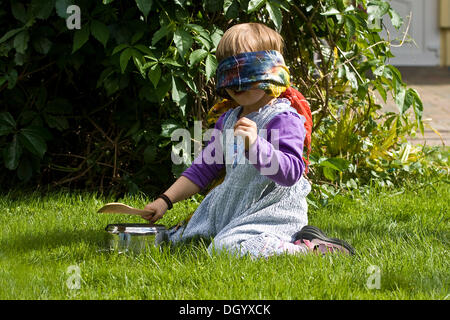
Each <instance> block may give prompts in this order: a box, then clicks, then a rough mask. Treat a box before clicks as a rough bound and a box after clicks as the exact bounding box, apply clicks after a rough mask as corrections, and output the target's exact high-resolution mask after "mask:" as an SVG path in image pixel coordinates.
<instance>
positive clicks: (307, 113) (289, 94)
mask: <svg viewBox="0 0 450 320" xmlns="http://www.w3.org/2000/svg"><path fill="white" fill-rule="evenodd" d="M280 98H286V99H288V100H289V101H290V102H291V106H292V107H293V108H294V109H295V110H297V112H298V113H299V114H300V115H302V116H304V117H305V119H306V121H305V129H306V135H305V144H304V145H305V147H306V158H305V157H303V159H304V161H305V165H306V168H305V172H306V173H308V165H309V154H310V153H311V134H312V128H313V121H312V115H311V109H310V108H309V103H308V101H306V99H305V97H304V96H303V95H302V94H301V93H300V92H299V91H298V90H296V89H294V88H292V87H289V88H287V89H286V91H284V92H283V93H282V94H281V95H280Z"/></svg>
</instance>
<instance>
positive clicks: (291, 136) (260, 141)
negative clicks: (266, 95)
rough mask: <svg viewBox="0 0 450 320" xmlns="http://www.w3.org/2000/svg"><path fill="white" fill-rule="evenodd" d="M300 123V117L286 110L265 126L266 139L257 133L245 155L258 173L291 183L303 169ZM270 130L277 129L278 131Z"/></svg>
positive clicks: (284, 184)
mask: <svg viewBox="0 0 450 320" xmlns="http://www.w3.org/2000/svg"><path fill="white" fill-rule="evenodd" d="M303 123H304V119H302V118H300V116H299V115H298V114H296V113H293V112H290V111H285V112H282V113H280V114H278V115H276V116H275V117H274V118H273V119H272V120H271V121H270V122H269V123H268V124H267V126H266V129H267V140H266V139H264V138H263V137H261V136H258V137H257V139H256V141H255V143H253V144H252V145H251V146H250V148H249V150H248V151H246V152H245V156H246V157H247V158H248V159H249V160H250V163H252V164H253V166H254V167H255V168H256V169H257V170H258V171H259V172H260V173H261V174H263V175H265V176H267V177H268V178H270V179H271V180H273V181H275V182H276V183H278V184H280V185H282V186H292V185H294V184H295V183H296V182H297V181H298V180H299V179H300V178H301V176H302V174H303V171H304V169H305V164H304V162H303V158H302V155H303V144H304V140H305V127H304V125H303ZM272 130H277V132H278V134H276V133H277V132H274V131H272ZM269 141H270V142H269ZM276 146H278V147H276Z"/></svg>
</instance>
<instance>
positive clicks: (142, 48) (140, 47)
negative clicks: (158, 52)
mask: <svg viewBox="0 0 450 320" xmlns="http://www.w3.org/2000/svg"><path fill="white" fill-rule="evenodd" d="M134 48H136V49H138V50H139V51H141V52H142V53H144V54H146V55H147V57H148V58H150V59H151V60H154V61H158V59H157V58H156V57H155V54H154V53H153V51H152V50H151V49H150V48H149V47H146V46H144V45H143V44H137V45H135V46H134Z"/></svg>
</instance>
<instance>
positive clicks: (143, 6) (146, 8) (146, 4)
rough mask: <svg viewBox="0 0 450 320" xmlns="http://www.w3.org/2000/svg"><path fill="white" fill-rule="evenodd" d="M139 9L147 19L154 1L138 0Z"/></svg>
mask: <svg viewBox="0 0 450 320" xmlns="http://www.w3.org/2000/svg"><path fill="white" fill-rule="evenodd" d="M136 4H137V7H138V8H139V10H140V11H141V12H142V14H143V15H144V18H145V19H147V16H148V13H149V12H150V10H151V9H152V4H153V0H136Z"/></svg>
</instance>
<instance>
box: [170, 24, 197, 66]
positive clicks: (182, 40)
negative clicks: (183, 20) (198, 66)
mask: <svg viewBox="0 0 450 320" xmlns="http://www.w3.org/2000/svg"><path fill="white" fill-rule="evenodd" d="M173 42H174V43H175V46H176V47H177V49H178V51H179V52H180V56H181V58H183V59H184V55H185V54H186V53H187V52H188V50H189V49H190V48H191V46H192V42H193V40H192V37H191V35H190V34H189V32H186V31H185V30H182V29H177V30H176V31H175V32H174V34H173Z"/></svg>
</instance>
